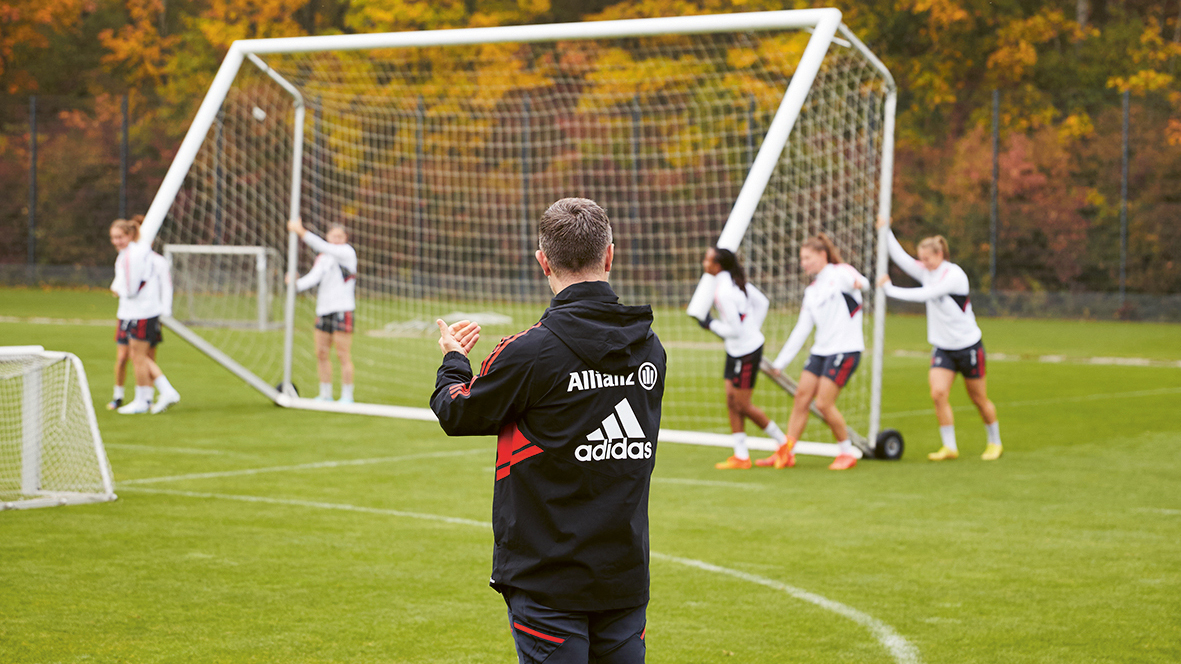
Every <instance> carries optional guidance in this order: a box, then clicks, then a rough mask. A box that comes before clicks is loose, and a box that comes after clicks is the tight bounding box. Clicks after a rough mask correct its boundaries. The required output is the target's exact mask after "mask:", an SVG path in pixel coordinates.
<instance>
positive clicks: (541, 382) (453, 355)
mask: <svg viewBox="0 0 1181 664" xmlns="http://www.w3.org/2000/svg"><path fill="white" fill-rule="evenodd" d="M538 235H539V245H540V247H541V248H540V250H539V251H538V252H537V255H536V256H537V262H538V263H540V265H541V269H542V271H543V272H544V273H545V275H546V277H547V278H548V279H549V284H550V288H551V289H552V290H553V292H554V293H555V297H554V299H553V301H552V302H551V303H550V307H549V308H548V309H546V311H545V314H544V315H543V316H542V317H541V320H540V321H538V322H537V324H535V325H533V326H532V327H530V328H529V329H527V330H525V331H523V332H520V333H518V334H515V335H512V336H510V337H506V338H504V339H502V340H501V341H500V343H499V344H497V346H496V348H494V349H493V350H492V352H491V353H490V354H489V355H488V358H487V359H485V360H484V363H483V365H481V367H480V373H479V374H478V375H475V376H473V375H472V370H471V365H470V364H469V363H468V359H467V353H468V352H469V351H471V349H472V347H473V346H474V345H475V343H476V341H477V340H478V339H479V326H478V325H476V324H474V323H469V322H468V321H460V322H458V323H455V324H453V325H450V326H448V325H446V324H445V323H444V322H443V321H441V320H440V321H438V325H439V332H440V339H439V346H440V347H441V348H442V350H443V352H444V356H443V365H442V366H441V367H440V368H439V374H438V378H437V379H436V381H435V392H434V394H432V395H431V409H432V410H434V412H435V414H436V415H437V416H438V417H439V423H440V424H441V425H442V427H443V430H444V431H446V432H447V434H448V435H452V436H465V435H466V436H472V435H493V434H495V435H496V436H497V445H496V483H495V487H494V489H495V490H494V497H493V501H492V518H493V524H492V525H493V532H494V534H495V539H496V548H495V551H494V553H493V562H492V582H491V583H492V587H493V588H495V589H496V590H497V591H499V592H500V593H501V594H502V595H503V596H504V599H505V602H506V603H507V604H508V613H509V622H510V624H511V626H512V631H513V638H514V641H515V643H516V647H517V656H518V659H519V660H520V662H521V664H528V663H533V662H542V661H545V662H546V663H547V664H568V663H577V664H587V663H588V662H596V663H598V664H633V663H636V662H643V661H644V650H645V648H644V635H645V610H646V608H647V605H648V583H649V576H648V486H649V481H650V478H651V475H652V469H653V467H654V465H655V461H656V436H657V432H658V431H659V429H660V404H661V399H662V397H663V395H664V378H665V375H664V374H665V353H664V347H663V346H661V344H660V340H659V339H658V338H657V337H656V334H655V333H654V332H653V331H652V308H651V307H650V306H647V305H645V306H638V307H633V306H624V305H622V304H619V298H618V297H617V296H616V295H615V292H614V291H613V290H612V289H611V287H610V286H609V285H608V284H607V277H608V273H609V272H610V271H611V261H612V259H613V258H614V255H615V246H614V245H613V244H612V243H611V224H610V221H609V220H608V218H607V213H606V212H604V211H603V209H602V208H600V207H599V206H598V205H596V204H595V203H594V202H593V201H590V200H587V199H585V198H564V199H562V200H560V201H558V202H556V203H554V204H553V205H552V206H550V208H549V209H548V210H546V211H545V214H543V215H542V217H541V221H540V224H539V226H538Z"/></svg>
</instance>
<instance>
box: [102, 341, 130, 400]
mask: <svg viewBox="0 0 1181 664" xmlns="http://www.w3.org/2000/svg"><path fill="white" fill-rule="evenodd" d="M129 359H131V347H130V346H129V345H127V344H116V345H115V391H114V396H113V397H112V398H111V402H110V403H108V404H107V410H115V409H116V408H119V407H120V406H122V405H123V385H124V384H125V383H126V382H127V361H128V360H129Z"/></svg>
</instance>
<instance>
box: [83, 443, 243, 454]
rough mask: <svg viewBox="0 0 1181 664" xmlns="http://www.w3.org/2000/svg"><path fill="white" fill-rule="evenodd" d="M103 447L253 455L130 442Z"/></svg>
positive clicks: (181, 452) (107, 444)
mask: <svg viewBox="0 0 1181 664" xmlns="http://www.w3.org/2000/svg"><path fill="white" fill-rule="evenodd" d="M103 447H106V448H108V449H116V450H151V451H152V452H175V453H177V454H231V455H234V456H254V455H253V454H243V453H242V452H223V451H221V450H204V449H201V448H199V447H160V446H158V445H134V444H132V443H103Z"/></svg>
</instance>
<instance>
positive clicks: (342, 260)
mask: <svg viewBox="0 0 1181 664" xmlns="http://www.w3.org/2000/svg"><path fill="white" fill-rule="evenodd" d="M303 241H304V242H306V243H307V245H308V247H310V248H311V250H312V251H315V252H316V253H317V254H318V255H317V256H316V262H315V264H313V265H312V269H311V270H309V271H308V273H307V274H305V275H303V276H302V277H300V278H299V280H298V281H296V282H295V290H297V291H300V292H302V291H305V290H307V289H309V288H311V287H312V286H316V285H319V286H320V288H319V290H317V291H316V315H317V316H324V315H327V314H335V313H340V312H343V311H353V310H355V309H356V308H357V296H356V291H357V251H356V250H355V249H353V247H352V245H348V244H332V243H331V242H328V241H327V240H325V239H323V238H321V237H320V236H319V235H316V234H315V233H312V232H310V231H309V232H307V233H305V234H304V236H303Z"/></svg>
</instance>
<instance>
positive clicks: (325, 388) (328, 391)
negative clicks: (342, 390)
mask: <svg viewBox="0 0 1181 664" xmlns="http://www.w3.org/2000/svg"><path fill="white" fill-rule="evenodd" d="M320 396H322V397H324V398H325V399H331V398H332V383H320Z"/></svg>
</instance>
